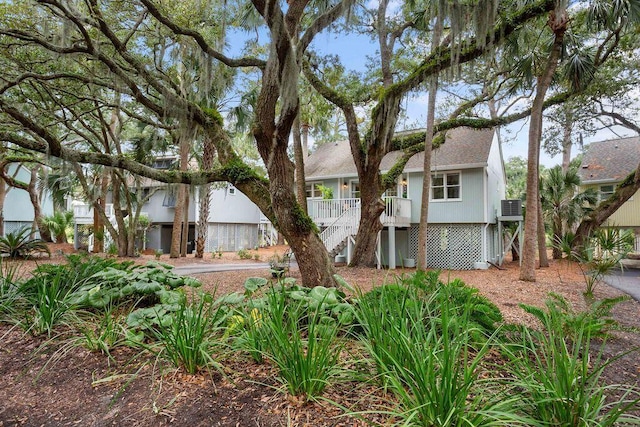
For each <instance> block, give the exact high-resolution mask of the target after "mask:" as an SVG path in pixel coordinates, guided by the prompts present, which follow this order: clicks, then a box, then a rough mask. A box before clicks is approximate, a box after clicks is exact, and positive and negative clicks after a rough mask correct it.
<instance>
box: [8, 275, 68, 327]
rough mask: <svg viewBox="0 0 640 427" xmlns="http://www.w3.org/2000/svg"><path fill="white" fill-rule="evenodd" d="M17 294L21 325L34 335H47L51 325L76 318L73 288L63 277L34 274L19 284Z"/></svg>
mask: <svg viewBox="0 0 640 427" xmlns="http://www.w3.org/2000/svg"><path fill="white" fill-rule="evenodd" d="M18 292H19V293H20V294H21V295H22V296H23V297H24V301H25V307H24V318H25V320H24V321H23V322H22V326H23V328H24V329H25V330H27V331H28V332H30V333H32V334H34V335H39V334H42V333H47V335H49V336H51V334H52V332H53V328H54V326H56V325H58V324H59V323H62V322H66V321H67V320H71V319H72V318H73V317H75V316H76V314H75V310H76V309H77V305H76V304H75V303H74V300H73V297H72V295H73V292H74V289H73V288H71V287H69V286H68V284H67V282H66V277H65V275H63V274H54V275H36V276H34V277H32V278H31V279H29V280H27V281H26V282H24V283H23V284H21V286H20V288H19V290H18Z"/></svg>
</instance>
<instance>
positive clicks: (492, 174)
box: [487, 139, 506, 224]
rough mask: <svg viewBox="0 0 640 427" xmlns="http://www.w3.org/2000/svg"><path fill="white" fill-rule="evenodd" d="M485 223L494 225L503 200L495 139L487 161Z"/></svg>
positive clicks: (501, 179) (499, 163)
mask: <svg viewBox="0 0 640 427" xmlns="http://www.w3.org/2000/svg"><path fill="white" fill-rule="evenodd" d="M487 179H488V181H487V182H488V188H487V222H489V223H491V224H495V223H496V221H497V218H496V216H498V215H500V201H501V200H503V199H504V198H505V191H506V182H505V176H504V168H503V167H502V153H501V152H500V146H499V145H498V141H497V139H496V140H494V143H493V145H492V146H491V151H490V152H489V158H488V159H487Z"/></svg>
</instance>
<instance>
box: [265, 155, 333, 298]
mask: <svg viewBox="0 0 640 427" xmlns="http://www.w3.org/2000/svg"><path fill="white" fill-rule="evenodd" d="M275 154H276V155H275V156H274V157H273V162H272V163H271V165H270V167H269V178H270V186H269V189H270V193H271V199H272V206H273V212H274V215H275V217H276V220H277V224H278V229H279V230H280V232H281V233H282V235H283V236H284V237H285V238H286V239H287V242H288V243H289V245H290V246H291V249H292V250H293V252H294V253H295V256H296V261H297V263H298V267H299V268H300V274H301V276H302V281H303V285H304V286H308V287H313V286H318V285H322V286H327V287H330V286H335V285H336V282H335V279H334V278H333V275H334V274H335V268H334V266H333V262H332V260H331V259H330V258H329V254H328V252H327V248H325V246H324V244H323V243H322V240H320V237H319V236H318V234H317V232H316V230H317V229H316V226H315V224H313V221H312V220H311V218H309V216H308V215H307V214H305V213H304V211H303V210H302V207H301V206H300V204H298V203H297V202H296V199H295V194H294V192H293V188H294V183H293V163H291V161H290V160H289V159H288V157H287V154H286V151H285V150H282V151H278V152H276V153H275Z"/></svg>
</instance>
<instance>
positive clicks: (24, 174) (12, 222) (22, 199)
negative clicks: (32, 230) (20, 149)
mask: <svg viewBox="0 0 640 427" xmlns="http://www.w3.org/2000/svg"><path fill="white" fill-rule="evenodd" d="M7 175H9V176H11V177H15V179H17V180H18V181H22V182H24V183H29V181H30V180H31V172H30V171H29V170H28V169H27V168H26V167H24V166H22V165H16V164H11V165H9V166H7ZM6 188H7V195H6V197H5V199H4V209H3V215H4V232H5V234H8V233H12V232H14V231H16V230H18V229H20V228H22V227H24V226H27V227H31V226H32V225H33V219H34V217H33V204H32V203H31V199H30V198H29V193H28V192H27V191H26V190H22V189H19V188H14V187H9V186H8V185H7V187H6ZM40 204H41V209H42V215H43V216H49V215H53V200H52V199H51V197H50V195H49V194H48V193H45V195H44V197H41V198H40Z"/></svg>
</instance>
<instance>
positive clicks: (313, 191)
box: [305, 182, 323, 199]
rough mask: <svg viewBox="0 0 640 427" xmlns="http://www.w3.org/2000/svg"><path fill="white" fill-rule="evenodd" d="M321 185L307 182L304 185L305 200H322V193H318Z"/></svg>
mask: <svg viewBox="0 0 640 427" xmlns="http://www.w3.org/2000/svg"><path fill="white" fill-rule="evenodd" d="M322 185H323V183H322V182H309V183H307V184H305V191H306V193H307V199H322V191H320V187H321V186H322Z"/></svg>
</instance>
